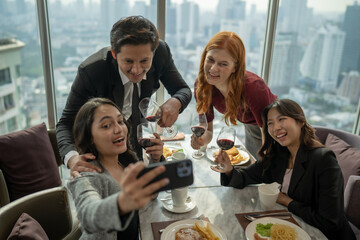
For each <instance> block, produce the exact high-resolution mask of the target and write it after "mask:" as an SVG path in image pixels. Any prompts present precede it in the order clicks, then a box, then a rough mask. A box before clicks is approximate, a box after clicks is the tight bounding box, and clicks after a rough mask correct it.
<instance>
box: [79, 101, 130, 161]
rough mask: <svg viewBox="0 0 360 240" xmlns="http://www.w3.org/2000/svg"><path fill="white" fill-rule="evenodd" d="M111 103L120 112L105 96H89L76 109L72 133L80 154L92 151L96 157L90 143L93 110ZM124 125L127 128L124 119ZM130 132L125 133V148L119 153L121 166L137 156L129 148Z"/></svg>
mask: <svg viewBox="0 0 360 240" xmlns="http://www.w3.org/2000/svg"><path fill="white" fill-rule="evenodd" d="M105 104H107V105H111V106H113V107H115V108H116V109H117V110H119V112H120V113H121V110H120V109H119V107H118V106H117V105H116V104H115V103H114V102H113V101H111V100H110V99H107V98H91V99H89V100H88V101H87V102H86V103H85V104H84V105H83V106H82V107H81V108H80V110H79V111H78V113H77V114H76V117H75V122H74V126H73V135H74V140H75V145H76V148H77V150H78V152H79V153H80V154H85V153H92V154H94V155H95V156H96V158H98V151H97V149H96V147H95V145H94V144H93V143H92V139H93V136H92V134H91V126H92V124H93V122H94V113H95V110H96V109H97V108H98V107H100V106H102V105H105ZM124 122H125V124H126V127H127V128H128V129H129V124H128V123H127V122H126V121H125V120H124ZM129 139H130V132H129V131H128V134H127V142H126V144H127V150H126V152H124V153H122V154H120V155H119V162H120V163H121V164H122V165H123V166H127V165H129V163H132V162H136V161H137V158H136V156H135V154H134V152H133V151H132V150H130V149H129V148H130V147H131V145H130V144H129V143H130V142H129Z"/></svg>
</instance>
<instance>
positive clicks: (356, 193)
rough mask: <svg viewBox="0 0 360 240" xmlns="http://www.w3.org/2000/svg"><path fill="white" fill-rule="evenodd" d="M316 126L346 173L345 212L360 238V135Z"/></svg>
mask: <svg viewBox="0 0 360 240" xmlns="http://www.w3.org/2000/svg"><path fill="white" fill-rule="evenodd" d="M314 128H315V130H316V132H315V134H316V136H317V137H318V138H319V140H320V142H321V143H323V144H324V145H325V146H326V147H327V148H329V149H331V150H332V151H333V152H334V153H335V155H336V158H337V160H338V163H339V165H340V168H341V171H342V173H343V175H344V187H345V191H344V202H345V214H346V217H347V218H348V220H349V222H350V225H351V227H352V228H353V230H354V232H355V235H356V237H357V239H360V136H358V135H355V134H352V133H349V132H345V131H342V130H337V129H331V128H326V127H320V126H314Z"/></svg>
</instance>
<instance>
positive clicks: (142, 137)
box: [137, 122, 155, 149]
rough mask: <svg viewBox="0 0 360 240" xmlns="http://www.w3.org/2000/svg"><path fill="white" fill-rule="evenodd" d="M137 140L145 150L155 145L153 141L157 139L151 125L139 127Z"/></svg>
mask: <svg viewBox="0 0 360 240" xmlns="http://www.w3.org/2000/svg"><path fill="white" fill-rule="evenodd" d="M137 139H138V142H139V144H140V146H141V147H142V148H144V149H145V148H147V147H151V146H154V145H155V143H153V142H151V139H155V136H154V134H153V127H152V126H151V123H149V122H146V123H140V124H139V125H137Z"/></svg>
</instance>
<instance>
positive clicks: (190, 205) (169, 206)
mask: <svg viewBox="0 0 360 240" xmlns="http://www.w3.org/2000/svg"><path fill="white" fill-rule="evenodd" d="M160 201H161V203H162V205H163V207H164V208H165V209H166V210H168V211H170V212H173V213H186V212H190V211H191V210H193V209H194V208H195V207H196V203H195V200H194V199H192V198H191V197H190V196H189V200H187V201H186V202H185V205H184V206H182V207H178V206H174V205H173V201H172V199H171V196H170V197H169V198H166V199H165V200H160Z"/></svg>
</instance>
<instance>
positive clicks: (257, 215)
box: [246, 212, 291, 217]
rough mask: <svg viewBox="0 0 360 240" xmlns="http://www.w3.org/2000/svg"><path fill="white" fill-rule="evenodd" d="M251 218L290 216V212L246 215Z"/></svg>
mask: <svg viewBox="0 0 360 240" xmlns="http://www.w3.org/2000/svg"><path fill="white" fill-rule="evenodd" d="M246 215H249V216H251V217H269V216H291V212H276V213H258V214H246Z"/></svg>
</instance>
